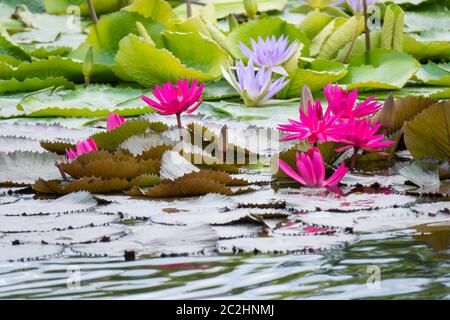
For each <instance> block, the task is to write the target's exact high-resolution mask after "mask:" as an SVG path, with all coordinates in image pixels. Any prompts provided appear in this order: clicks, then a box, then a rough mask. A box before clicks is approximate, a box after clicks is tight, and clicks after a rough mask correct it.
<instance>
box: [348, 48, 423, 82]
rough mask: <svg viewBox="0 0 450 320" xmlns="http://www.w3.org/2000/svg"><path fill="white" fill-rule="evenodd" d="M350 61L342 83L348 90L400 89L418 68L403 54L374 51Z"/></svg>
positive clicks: (415, 62) (381, 50)
mask: <svg viewBox="0 0 450 320" xmlns="http://www.w3.org/2000/svg"><path fill="white" fill-rule="evenodd" d="M368 60H369V64H366V63H365V55H360V56H357V57H355V58H352V59H351V60H350V67H349V71H348V73H347V75H346V76H345V77H344V79H342V83H345V84H347V88H348V89H353V88H366V89H400V88H402V87H403V86H404V85H405V84H406V82H407V81H408V80H409V79H410V78H411V77H412V75H413V74H414V73H415V72H416V71H417V69H418V68H419V66H420V65H419V63H418V62H417V61H416V60H415V59H414V58H413V57H411V56H410V55H408V54H406V53H404V52H398V51H389V50H386V49H375V50H373V51H371V52H370V54H369V59H368Z"/></svg>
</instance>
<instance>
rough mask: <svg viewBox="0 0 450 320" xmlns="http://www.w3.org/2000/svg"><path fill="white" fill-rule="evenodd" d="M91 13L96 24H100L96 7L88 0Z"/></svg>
mask: <svg viewBox="0 0 450 320" xmlns="http://www.w3.org/2000/svg"><path fill="white" fill-rule="evenodd" d="M87 3H88V7H89V12H90V13H91V19H92V21H94V24H97V23H98V18H97V13H96V12H95V8H94V5H93V4H92V0H87Z"/></svg>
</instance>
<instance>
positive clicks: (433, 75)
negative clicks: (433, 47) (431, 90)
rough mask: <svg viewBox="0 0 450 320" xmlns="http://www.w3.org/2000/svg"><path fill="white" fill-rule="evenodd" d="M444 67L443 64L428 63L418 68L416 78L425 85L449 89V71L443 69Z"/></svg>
mask: <svg viewBox="0 0 450 320" xmlns="http://www.w3.org/2000/svg"><path fill="white" fill-rule="evenodd" d="M445 66H446V65H445V64H436V63H434V62H431V61H430V62H428V64H425V65H422V66H421V67H420V69H419V70H418V71H417V73H416V77H417V79H418V80H419V81H421V82H423V83H426V84H431V85H436V86H448V87H450V70H447V69H445Z"/></svg>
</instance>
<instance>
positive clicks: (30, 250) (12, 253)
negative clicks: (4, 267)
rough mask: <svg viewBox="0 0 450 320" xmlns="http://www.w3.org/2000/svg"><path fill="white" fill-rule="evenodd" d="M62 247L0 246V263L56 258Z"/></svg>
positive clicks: (37, 245) (35, 245)
mask: <svg viewBox="0 0 450 320" xmlns="http://www.w3.org/2000/svg"><path fill="white" fill-rule="evenodd" d="M63 249H64V248H63V247H62V246H58V245H42V244H24V245H17V246H13V245H11V244H0V261H30V260H39V259H47V258H50V257H52V256H56V255H58V254H60V253H61V252H62V251H63Z"/></svg>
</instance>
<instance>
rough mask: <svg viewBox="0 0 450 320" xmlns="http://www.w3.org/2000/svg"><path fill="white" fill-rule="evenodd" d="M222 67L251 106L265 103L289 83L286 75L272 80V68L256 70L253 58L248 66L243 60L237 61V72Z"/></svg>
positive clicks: (230, 81) (223, 71)
mask: <svg viewBox="0 0 450 320" xmlns="http://www.w3.org/2000/svg"><path fill="white" fill-rule="evenodd" d="M221 69H222V74H223V76H224V78H225V79H226V80H227V81H228V82H229V83H230V84H231V85H232V86H233V88H234V89H236V91H237V92H239V93H240V95H241V96H242V98H243V99H244V103H245V104H246V105H247V106H249V107H256V106H260V105H262V104H264V103H265V102H267V101H268V100H269V99H270V98H272V97H273V96H274V95H276V94H277V93H278V92H279V91H280V90H281V89H283V88H284V87H285V86H286V85H287V84H288V80H285V77H280V78H278V79H276V80H272V69H271V68H269V69H266V68H260V69H259V70H258V71H256V70H255V67H254V65H253V60H252V59H250V60H249V62H248V65H247V66H246V65H245V64H244V63H243V62H242V61H237V62H236V65H235V69H236V71H235V73H234V72H233V71H232V70H231V68H228V70H227V69H225V68H223V67H221Z"/></svg>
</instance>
